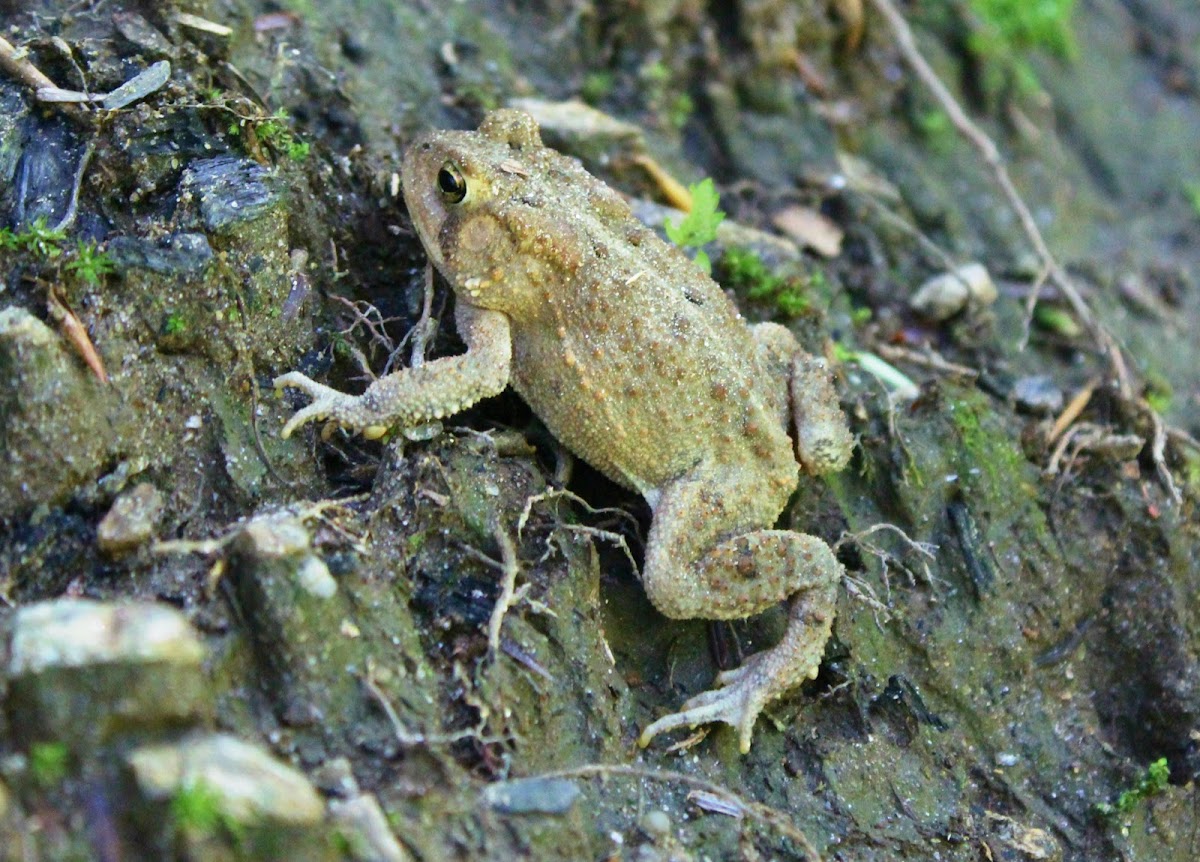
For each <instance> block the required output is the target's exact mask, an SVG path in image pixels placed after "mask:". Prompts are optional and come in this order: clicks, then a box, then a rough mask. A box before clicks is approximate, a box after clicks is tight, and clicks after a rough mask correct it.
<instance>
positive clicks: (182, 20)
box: [172, 12, 233, 39]
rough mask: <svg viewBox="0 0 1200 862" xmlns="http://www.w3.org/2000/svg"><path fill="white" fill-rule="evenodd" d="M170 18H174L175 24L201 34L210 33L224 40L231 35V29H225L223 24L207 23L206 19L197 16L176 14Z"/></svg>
mask: <svg viewBox="0 0 1200 862" xmlns="http://www.w3.org/2000/svg"><path fill="white" fill-rule="evenodd" d="M172 17H174V19H175V21H176V23H179V24H182V25H183V26H184V27H190V28H191V29H193V30H199V31H200V32H201V33H211V34H212V35H214V36H221V37H223V38H225V39H228V38H229V37H230V36H232V35H233V28H232V27H226V26H225V25H224V24H218V23H217V22H216V21H209V20H208V19H207V18H201V17H200V16H199V15H191V14H189V13H187V12H176V13H175V14H174V16H172Z"/></svg>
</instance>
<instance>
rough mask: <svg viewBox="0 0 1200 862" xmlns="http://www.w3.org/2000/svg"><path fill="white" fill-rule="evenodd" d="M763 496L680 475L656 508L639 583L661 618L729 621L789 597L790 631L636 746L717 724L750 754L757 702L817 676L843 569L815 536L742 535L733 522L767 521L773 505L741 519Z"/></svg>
mask: <svg viewBox="0 0 1200 862" xmlns="http://www.w3.org/2000/svg"><path fill="white" fill-rule="evenodd" d="M770 496H772V495H771V494H770V493H769V491H768V490H767V489H764V488H762V487H756V488H746V487H745V485H744V484H742V486H741V487H740V488H739V487H738V483H737V482H735V481H720V480H718V481H713V477H709V478H708V480H707V481H700V480H699V479H684V480H680V481H679V482H677V483H675V484H674V485H673V486H671V487H670V488H669V489H667V490H666V491H665V492H664V494H663V496H662V498H661V500H659V503H658V505H657V506H656V507H655V512H654V523H653V526H652V528H651V530H650V537H649V542H648V544H647V548H646V567H645V573H644V576H643V580H644V582H645V586H646V592H647V594H648V595H649V596H650V600H651V601H652V602H653V603H654V605H655V607H656V608H658V610H659V611H661V612H662V613H663V614H665V615H666V616H668V617H673V618H677V619H679V618H694V617H699V618H703V619H734V618H739V617H745V616H749V615H751V614H755V613H758V612H760V611H763V610H765V609H767V608H769V607H771V606H772V605H774V604H776V603H777V602H779V601H782V600H783V599H785V598H789V597H790V608H789V615H788V626H787V631H786V632H785V633H784V636H783V639H782V640H781V641H780V642H779V643H778V644H777V645H776V646H774V647H772V648H771V649H768V650H764V651H763V652H759V653H756V654H754V655H752V656H750V657H749V658H748V659H747V660H746V662H745V663H744V664H743V665H742V666H741V667H739V668H737V669H736V670H732V671H727V672H725V673H722V674H721V675H720V676H718V677H717V687H716V688H714V689H713V690H712V691H708V692H705V693H703V694H700V695H698V696H696V697H693V698H692V699H691V700H689V701H688V702H687V703H685V704H684V705H683V707H682V708H681V709H680V711H679V712H676V713H673V714H671V715H667V716H664V717H662V718H660V719H659V720H658V721H656V722H654V723H653V724H651V725H650V726H649V727H647V728H646V729H645V730H644V731H643V732H642V735H641V737H640V738H639V740H638V743H639V744H640V745H643V746H645V745H647V744H648V743H649V742H650V740H651V739H652V738H653V737H654V736H655V735H657V734H659V733H662V732H663V731H667V730H672V729H674V728H677V727H684V726H688V727H691V726H695V725H698V724H706V723H709V722H714V721H723V722H725V723H727V724H731V725H733V726H734V727H735V728H736V729H737V732H738V743H739V746H740V748H741V750H742V751H743V752H746V751H749V750H750V740H751V735H752V732H753V729H754V722H755V720H756V719H757V718H758V714H759V713H760V712H761V711H762V709H763V707H764V706H765V705H766V704H767V703H769V702H770V701H772V700H774V699H776V698H777V697H779V696H780V695H782V694H783V693H785V692H786V691H788V690H789V689H791V688H793V687H794V686H796V685H798V684H799V683H800V682H802V681H804V680H805V679H808V678H811V677H813V676H815V675H816V669H817V666H818V665H819V664H820V661H821V655H822V653H823V651H824V648H825V642H826V641H827V640H828V639H829V632H830V628H831V626H832V624H833V615H834V611H835V603H836V599H837V585H838V582H839V580H840V579H841V576H842V567H841V564H840V563H838V561H837V559H836V558H835V557H834V555H833V551H832V550H830V548H829V546H828V545H826V544H825V543H824V542H823V541H821V540H820V539H818V538H816V537H814V536H807V535H804V534H802V533H795V532H792V531H790V530H768V529H761V530H754V529H750V530H748V531H747V532H743V533H740V534H739V533H738V532H737V530H738V527H737V522H738V521H742V523H743V524H746V523H749V524H753V523H770V522H772V521H773V520H774V517H775V515H776V514H777V511H775V512H753V511H751V514H752V515H757V516H758V517H756V518H754V519H753V520H750V519H747V520H742V518H741V517H738V515H739V514H740V515H742V516H745V514H746V513H745V511H744V509H745V507H746V506H750V508H751V510H753V508H754V503H753V502H752V501H754V500H759V501H761V500H763V499H764V498H767V499H769V498H770ZM760 505H761V504H760ZM781 506H782V504H780V505H779V507H781ZM731 523H732V524H733V526H732V528H731V526H730V525H731ZM726 536H728V537H729V538H723V537H726Z"/></svg>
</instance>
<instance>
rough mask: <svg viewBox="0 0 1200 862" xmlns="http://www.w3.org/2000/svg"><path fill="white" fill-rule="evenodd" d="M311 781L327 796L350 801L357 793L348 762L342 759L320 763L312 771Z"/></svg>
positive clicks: (356, 786)
mask: <svg viewBox="0 0 1200 862" xmlns="http://www.w3.org/2000/svg"><path fill="white" fill-rule="evenodd" d="M312 779H313V783H314V784H316V785H317V788H318V789H319V790H320V791H321V792H322V793H325V794H327V795H329V796H340V797H341V798H343V799H350V798H351V797H354V796H357V795H358V792H359V791H358V782H357V781H356V780H355V779H354V771H353V770H352V769H351V767H350V761H349V760H347V759H346V758H344V757H334V758H331V759H329V760H327V761H325V762H324V763H322V764H321V765H320V766H318V767H317V768H316V769H314V770H313V773H312Z"/></svg>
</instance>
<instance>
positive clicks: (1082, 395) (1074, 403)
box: [1046, 377, 1100, 443]
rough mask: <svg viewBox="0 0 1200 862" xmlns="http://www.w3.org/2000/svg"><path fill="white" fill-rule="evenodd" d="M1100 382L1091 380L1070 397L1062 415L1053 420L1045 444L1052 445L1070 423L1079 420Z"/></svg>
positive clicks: (1094, 379)
mask: <svg viewBox="0 0 1200 862" xmlns="http://www.w3.org/2000/svg"><path fill="white" fill-rule="evenodd" d="M1099 383H1100V381H1099V380H1097V379H1096V378H1094V377H1093V378H1092V379H1091V380H1089V381H1088V382H1087V383H1085V384H1084V385H1083V387H1082V388H1081V389H1080V390H1079V391H1078V392H1076V393H1075V394H1074V395H1073V396H1071V400H1070V401H1068V402H1067V406H1066V407H1064V408H1063V411H1062V413H1059V414H1058V418H1057V419H1055V420H1054V425H1052V426H1051V428H1050V433H1049V434H1047V435H1046V442H1047V443H1053V442H1054V441H1055V440H1057V439H1058V438H1059V435H1061V434H1062V433H1063V432H1064V431H1066V430H1067V429H1068V428H1069V427H1071V423H1072V422H1074V421H1075V420H1076V419H1078V418H1079V414H1081V413H1082V412H1083V409H1084V408H1085V407H1087V405H1088V402H1089V401H1091V400H1092V395H1093V393H1095V391H1096V387H1097V386H1098V385H1099Z"/></svg>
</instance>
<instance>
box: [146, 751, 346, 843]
mask: <svg viewBox="0 0 1200 862" xmlns="http://www.w3.org/2000/svg"><path fill="white" fill-rule="evenodd" d="M126 764H127V766H128V767H129V769H130V771H131V772H132V774H133V779H134V783H135V785H136V788H137V791H138V792H139V793H140V794H141V796H143V797H144V798H145V799H147V800H148V801H150V802H169V801H170V800H173V799H175V798H176V797H177V796H178V795H179V794H180V793H182V792H186V791H187V790H189V789H192V788H196V787H203V788H204V791H205V793H207V794H210V795H211V796H212V797H213V798H214V800H215V802H216V805H217V806H218V807H219V809H220V812H221V814H222V815H223V816H224V817H226V818H229V819H231V820H232V821H233V822H235V823H238V824H241V825H243V826H269V825H285V826H311V827H319V826H320V825H321V822H322V820H323V818H324V816H325V806H324V805H322V804H321V797H320V796H318V795H317V791H316V790H315V789H314V788H313V786H312V785H311V784H310V783H309V782H308V779H307V778H305V777H304V775H303V774H302V773H300V772H299V771H297V770H295V769H293V768H292V767H291V766H288V765H287V764H285V763H282V762H280V761H279V760H277V759H276V758H274V757H273V756H271V755H270V754H268V753H267V752H265V751H263V750H262V749H260V748H258V747H257V746H254V745H251V744H250V743H248V742H243V741H242V740H240V739H237V738H236V737H233V736H228V735H225V734H212V735H205V736H198V737H190V738H187V739H184V740H182V741H181V742H175V743H168V744H165V745H145V746H142V747H141V748H137V749H135V750H134V751H132V752H130V754H129V755H128V756H127V758H126ZM277 858H285V857H284V856H283V855H280V856H279V857H277Z"/></svg>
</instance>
